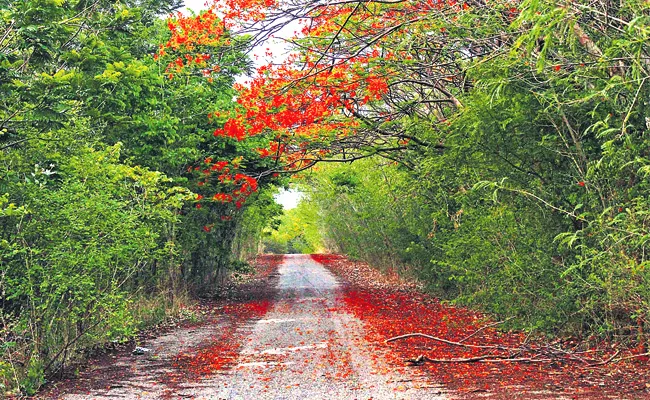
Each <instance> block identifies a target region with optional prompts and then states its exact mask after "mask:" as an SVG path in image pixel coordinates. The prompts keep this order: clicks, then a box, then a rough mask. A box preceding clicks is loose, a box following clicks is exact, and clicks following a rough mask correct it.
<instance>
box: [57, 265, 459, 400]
mask: <svg viewBox="0 0 650 400" xmlns="http://www.w3.org/2000/svg"><path fill="white" fill-rule="evenodd" d="M279 274H280V277H279V282H278V289H279V290H278V295H277V298H276V299H275V301H274V303H273V306H272V307H271V309H270V311H269V312H268V313H267V314H266V315H265V316H264V318H263V319H261V320H258V321H255V322H251V323H250V324H248V325H246V326H243V327H242V328H241V329H242V332H241V333H242V334H244V335H246V336H245V338H244V346H243V347H242V350H241V352H240V355H239V358H238V359H237V361H236V363H235V365H234V366H233V367H232V368H230V369H227V370H224V371H218V372H217V373H215V374H213V375H211V376H208V377H204V378H202V379H199V380H194V381H192V382H174V384H173V389H172V390H170V386H168V385H166V384H165V382H164V381H160V380H158V379H149V378H147V376H146V374H145V375H144V376H143V375H137V374H136V375H134V376H133V378H131V379H130V380H129V381H126V382H115V383H114V384H113V385H112V386H113V387H112V388H105V389H103V390H93V392H92V394H85V395H80V394H76V395H68V396H64V397H63V398H65V399H68V400H77V399H91V398H92V399H106V398H124V399H128V398H133V399H158V398H172V399H178V398H192V399H224V400H225V399H229V400H230V399H256V400H257V399H260V400H261V399H309V400H318V399H328V400H330V399H346V400H347V399H375V400H377V399H417V398H420V399H427V400H438V399H444V398H446V396H445V393H444V389H443V388H442V387H440V386H439V385H435V384H431V383H430V382H429V381H428V380H427V379H426V377H424V376H423V375H418V372H417V370H415V369H408V368H404V367H401V366H394V365H387V364H386V363H385V362H384V361H382V357H381V355H380V354H376V353H375V352H373V351H372V350H371V349H370V345H369V344H368V343H367V342H366V341H365V340H364V339H363V338H364V332H363V325H362V324H363V323H362V322H361V321H359V320H358V319H356V318H355V317H354V316H352V315H351V314H349V313H347V312H346V311H345V310H344V309H342V307H343V304H342V302H340V301H339V300H338V295H339V285H340V284H339V283H338V282H337V280H336V278H335V277H334V276H333V275H332V274H331V273H330V272H329V271H327V270H326V269H325V268H324V267H323V266H322V265H321V264H319V263H317V262H315V261H313V260H312V259H311V258H310V257H309V256H306V255H289V256H286V258H285V260H284V262H283V264H282V265H281V266H280V269H279ZM167 339H169V338H167ZM122 367H123V368H129V366H127V365H123V366H122ZM134 378H135V380H134Z"/></svg>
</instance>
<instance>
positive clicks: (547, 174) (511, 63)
mask: <svg viewBox="0 0 650 400" xmlns="http://www.w3.org/2000/svg"><path fill="white" fill-rule="evenodd" d="M519 7H520V10H521V12H520V13H519V10H513V12H515V11H516V12H517V14H518V15H517V17H516V18H514V17H513V18H512V19H508V20H507V21H506V22H508V23H505V24H502V25H499V24H497V23H495V21H494V20H490V18H494V15H492V16H491V17H490V16H486V15H485V14H484V15H477V14H474V13H473V12H472V10H471V8H470V10H469V11H468V12H467V13H465V14H461V15H459V16H458V19H457V20H456V22H455V23H454V24H453V26H451V27H449V26H448V28H447V32H448V34H449V37H450V41H452V42H453V41H454V40H458V41H461V40H464V38H463V36H464V35H467V32H468V31H469V30H470V25H469V24H470V23H475V24H476V29H474V30H473V33H472V35H479V36H482V35H486V33H487V32H486V30H489V32H492V33H493V34H494V32H499V31H500V32H502V37H503V38H504V39H505V38H508V39H509V40H506V41H505V42H504V44H503V45H499V46H498V47H496V48H495V49H486V48H483V50H484V51H486V50H487V51H486V52H487V54H488V55H489V56H481V57H476V58H474V57H471V58H470V57H467V55H468V54H465V52H462V51H461V52H460V54H458V53H457V54H455V56H452V60H453V62H454V63H456V64H455V65H456V66H457V67H459V68H461V70H462V72H461V76H462V79H463V85H462V86H457V87H454V91H453V93H454V95H455V100H456V101H457V103H456V104H455V105H453V106H449V107H445V108H442V109H439V110H436V112H433V113H431V114H430V115H425V114H424V112H423V111H424V110H426V109H425V106H424V105H423V104H417V103H418V101H420V99H417V98H413V99H412V100H411V101H405V100H403V101H402V102H398V100H399V99H395V98H393V97H390V96H391V95H392V93H388V94H387V95H386V98H388V99H391V100H394V102H395V105H394V106H393V107H394V109H391V110H393V111H394V112H395V113H397V112H398V111H401V110H403V109H405V108H408V107H411V110H408V111H405V112H404V114H403V115H400V116H399V120H398V121H395V120H393V121H383V125H382V126H383V128H382V129H386V130H388V129H399V128H401V129H404V130H405V131H406V132H409V133H411V134H412V135H414V136H417V139H418V141H420V142H423V143H428V144H425V145H419V144H417V145H414V146H412V147H413V150H412V151H410V152H408V153H402V154H400V156H399V157H396V156H395V155H394V154H391V157H390V158H392V159H387V158H377V157H374V158H373V159H368V160H364V161H355V162H353V163H352V164H350V165H339V166H333V167H328V168H323V169H322V171H321V172H320V173H316V174H314V176H313V179H312V182H313V186H314V189H313V192H312V195H311V198H312V200H313V201H315V202H316V203H317V206H318V208H319V209H320V210H321V213H322V224H323V227H324V229H325V231H326V235H327V239H328V241H329V242H330V243H334V244H335V246H334V249H335V250H338V251H341V252H343V253H346V254H350V255H352V256H354V257H357V258H360V259H363V260H367V261H369V262H370V263H372V264H374V265H381V266H383V267H385V268H398V269H401V270H404V271H408V272H409V273H411V274H415V275H416V276H417V277H419V278H421V279H422V280H423V281H424V282H425V283H426V284H427V285H429V287H430V288H431V289H432V290H434V291H435V292H436V293H438V294H439V295H441V296H442V297H443V298H446V299H454V300H456V301H458V302H461V303H465V304H473V305H477V306H479V307H481V308H483V309H485V310H488V311H490V312H492V313H495V314H497V315H500V316H503V317H508V316H517V317H518V318H517V319H515V320H513V323H516V324H518V325H519V326H524V327H527V328H533V329H535V328H539V329H542V330H544V331H546V332H556V333H557V332H558V331H561V332H563V333H567V332H568V333H577V334H587V335H588V334H599V335H607V336H609V337H615V338H616V339H617V340H622V341H626V342H632V343H634V342H635V341H637V340H638V341H640V342H641V343H643V335H644V332H645V331H646V330H647V328H648V313H649V312H650V308H649V307H648V301H649V300H650V281H649V280H648V279H649V278H650V275H649V272H648V265H649V264H648V250H649V249H648V244H649V240H650V230H649V228H650V226H649V224H650V219H649V215H650V214H649V203H648V202H649V200H648V199H650V186H649V183H650V180H649V175H648V173H649V172H650V159H649V156H650V153H649V149H650V141H649V135H648V134H649V132H650V108H649V103H648V98H649V97H648V96H649V95H650V87H649V86H648V82H647V80H648V78H649V77H650V75H649V74H648V73H649V68H650V63H649V61H650V58H649V56H650V48H649V47H648V33H650V28H649V25H648V22H649V21H650V17H649V10H648V6H647V3H643V2H635V1H629V2H623V3H619V2H541V1H525V2H523V3H522V4H520V5H519ZM495 29H498V30H497V31H495ZM423 35H424V34H423ZM474 39H476V38H474ZM412 40H413V42H411V43H410V44H409V45H412V46H413V47H412V50H407V51H410V53H408V54H410V55H411V56H412V58H413V59H416V58H417V57H421V58H423V57H425V56H424V55H423V52H422V48H421V47H420V48H417V49H416V44H415V42H417V40H422V41H424V36H417V35H415V36H414V37H413V38H412ZM485 40H487V39H485ZM422 46H424V45H422ZM432 47H433V46H432ZM469 51H470V50H469V49H467V52H468V53H469ZM432 52H433V50H432ZM436 53H438V50H436ZM444 54H445V55H451V50H449V52H448V53H444ZM430 62H432V63H433V64H434V65H437V64H436V61H435V60H430ZM457 76H458V75H456V74H454V75H453V76H451V79H457ZM414 97H415V96H414ZM441 113H442V114H443V116H441V115H440V114H441Z"/></svg>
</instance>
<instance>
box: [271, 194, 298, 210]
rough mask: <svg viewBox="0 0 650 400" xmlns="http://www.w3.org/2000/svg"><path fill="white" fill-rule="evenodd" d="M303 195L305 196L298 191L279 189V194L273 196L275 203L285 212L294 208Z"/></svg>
mask: <svg viewBox="0 0 650 400" xmlns="http://www.w3.org/2000/svg"><path fill="white" fill-rule="evenodd" d="M304 195H305V194H304V193H303V192H301V191H299V190H295V189H289V190H285V189H280V193H278V194H276V195H275V201H277V202H278V204H280V205H282V208H284V209H285V210H291V209H292V208H296V206H297V205H298V203H299V202H300V199H302V198H303V197H304Z"/></svg>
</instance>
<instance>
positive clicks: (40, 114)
mask: <svg viewBox="0 0 650 400" xmlns="http://www.w3.org/2000/svg"><path fill="white" fill-rule="evenodd" d="M178 7H179V2H178V1H176V0H166V1H156V2H153V1H131V2H127V3H121V2H114V1H99V2H96V3H93V4H92V5H90V4H89V3H87V2H85V1H42V0H29V1H22V2H10V3H9V4H8V6H7V7H4V8H3V9H2V10H0V47H1V48H2V51H0V343H1V345H0V390H1V392H2V394H3V395H4V393H5V392H7V393H11V394H18V393H19V392H20V393H22V394H33V393H35V391H36V390H38V388H39V387H40V386H41V385H42V383H43V382H44V379H45V377H46V376H47V375H49V374H53V373H55V372H57V371H60V370H61V369H62V368H64V367H65V366H66V365H67V364H68V363H70V362H71V361H74V360H75V359H76V358H77V357H78V356H79V355H81V354H82V352H83V350H84V349H85V348H89V347H93V346H98V345H102V344H103V343H106V342H108V341H112V340H124V339H125V338H129V337H131V336H133V335H134V334H135V333H136V332H137V331H138V330H139V329H142V328H144V327H146V326H150V325H152V324H156V323H160V322H162V321H163V320H164V319H165V318H167V316H168V315H169V314H170V313H178V312H180V307H179V304H180V302H182V301H186V300H187V296H186V293H188V292H190V291H191V292H193V293H209V292H210V291H211V290H213V289H214V286H215V285H216V284H218V283H219V282H221V281H223V279H225V278H227V275H228V272H229V270H230V268H231V267H233V268H234V267H237V268H240V267H241V263H239V264H237V263H235V264H233V259H235V258H238V257H239V256H242V257H243V256H245V255H250V254H251V250H250V249H249V248H247V249H246V251H244V250H243V249H241V248H234V246H233V243H235V242H236V241H237V238H241V239H239V240H240V242H246V241H247V240H248V239H249V238H251V237H253V236H255V235H257V236H259V235H261V231H262V230H263V229H264V227H265V226H266V225H267V224H269V222H270V221H271V220H272V219H273V215H275V214H276V213H277V212H278V211H277V207H278V206H277V205H276V204H274V202H273V201H272V195H271V192H267V191H266V188H265V186H264V185H263V184H262V185H261V186H260V193H259V194H257V195H256V196H257V197H254V198H250V199H249V201H248V203H247V205H250V206H251V210H248V209H247V208H246V207H244V208H243V209H242V210H235V209H234V207H226V206H224V205H223V204H221V203H210V204H206V206H205V207H203V208H200V209H199V208H196V198H197V195H196V194H197V193H201V190H203V191H204V193H203V194H204V195H206V197H207V196H211V195H212V194H213V193H209V192H208V190H209V189H208V188H201V187H199V186H198V185H197V181H196V179H195V176H194V174H193V173H190V172H188V167H190V166H192V167H194V166H195V165H198V164H199V163H200V162H201V161H202V160H203V159H204V158H206V157H208V156H211V157H215V158H216V157H219V158H223V159H226V160H232V159H234V158H235V157H237V156H241V155H242V154H245V155H247V154H254V152H255V151H254V149H255V147H256V144H255V143H250V144H235V143H232V142H229V141H225V140H224V141H220V142H215V140H214V138H213V136H212V132H213V131H214V129H215V127H216V126H217V125H215V121H210V119H209V118H208V113H209V112H211V111H227V110H229V109H230V108H232V107H233V101H232V98H233V91H232V89H231V85H232V83H233V82H234V77H235V75H236V74H239V73H241V72H243V71H246V70H247V69H248V68H249V61H248V60H247V58H246V57H245V56H243V54H241V53H240V52H238V51H235V50H232V49H230V50H229V51H226V52H222V53H220V54H222V55H223V58H222V61H223V62H224V63H227V64H228V67H227V68H223V70H222V71H221V72H220V73H219V75H218V76H215V77H214V79H213V80H211V81H209V80H208V79H207V78H206V77H204V76H202V75H200V74H193V73H187V74H186V75H185V76H182V77H180V78H179V79H174V80H169V79H168V78H167V74H166V73H165V68H166V63H167V61H166V60H163V59H158V60H155V59H154V58H153V55H154V53H155V52H156V51H157V49H158V45H159V44H160V43H164V42H165V41H166V40H167V37H168V35H169V32H168V30H167V28H166V26H165V24H164V21H163V20H161V19H160V18H159V17H158V16H159V15H164V14H168V13H169V12H170V11H172V10H173V9H175V8H178ZM203 50H204V51H206V52H209V51H211V50H214V51H217V50H219V49H209V48H206V49H203ZM251 168H253V169H254V168H261V167H260V166H255V165H252V166H251ZM206 186H207V185H206ZM253 209H254V210H256V211H252V210H253ZM253 217H256V218H257V219H255V218H253ZM207 227H209V228H210V229H208V231H206V228H207ZM242 246H243V245H240V247H242Z"/></svg>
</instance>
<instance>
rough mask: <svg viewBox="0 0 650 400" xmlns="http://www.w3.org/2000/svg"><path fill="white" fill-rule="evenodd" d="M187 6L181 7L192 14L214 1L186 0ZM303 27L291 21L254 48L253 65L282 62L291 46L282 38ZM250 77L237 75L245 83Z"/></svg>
mask: <svg viewBox="0 0 650 400" xmlns="http://www.w3.org/2000/svg"><path fill="white" fill-rule="evenodd" d="M184 4H185V7H183V8H181V11H182V12H183V13H184V14H190V12H189V10H192V11H194V12H195V13H199V12H200V11H202V10H207V9H208V8H209V6H210V5H211V4H212V1H207V2H206V0H185V1H184ZM300 29H302V26H301V24H300V23H299V22H298V21H291V22H289V23H288V24H287V25H286V26H284V27H283V28H282V29H280V30H279V31H278V32H276V33H275V34H274V35H273V36H272V37H271V38H270V39H269V40H267V41H266V42H264V43H262V44H261V45H258V46H256V47H254V48H253V50H252V51H251V53H250V57H251V60H252V61H253V66H254V67H255V68H259V67H261V66H263V65H268V64H269V63H271V64H280V63H282V62H284V61H285V60H286V59H287V57H288V56H289V48H288V47H289V46H288V44H287V42H286V41H285V40H282V39H281V38H287V37H292V36H294V35H295V34H296V32H297V31H299V30H300ZM247 80H248V78H247V77H245V76H239V77H237V79H236V81H237V82H238V83H242V84H245V83H246V82H247Z"/></svg>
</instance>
